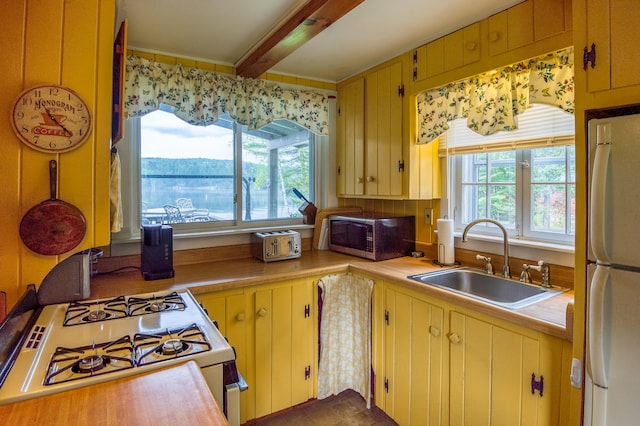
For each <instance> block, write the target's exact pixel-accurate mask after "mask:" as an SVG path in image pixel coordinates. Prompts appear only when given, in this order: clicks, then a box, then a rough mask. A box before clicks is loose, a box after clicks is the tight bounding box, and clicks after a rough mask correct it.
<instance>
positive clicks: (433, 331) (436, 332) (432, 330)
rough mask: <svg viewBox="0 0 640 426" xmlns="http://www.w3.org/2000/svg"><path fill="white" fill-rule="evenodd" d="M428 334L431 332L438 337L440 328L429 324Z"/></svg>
mask: <svg viewBox="0 0 640 426" xmlns="http://www.w3.org/2000/svg"><path fill="white" fill-rule="evenodd" d="M429 334H431V335H432V336H433V337H439V336H440V329H439V328H438V327H434V326H432V325H431V326H429Z"/></svg>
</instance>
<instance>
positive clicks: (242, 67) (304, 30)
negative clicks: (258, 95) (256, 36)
mask: <svg viewBox="0 0 640 426" xmlns="http://www.w3.org/2000/svg"><path fill="white" fill-rule="evenodd" d="M363 1H364V0H309V1H308V2H307V3H306V4H305V5H304V6H302V7H301V8H300V9H299V10H298V11H297V12H296V13H294V14H293V16H292V17H291V18H289V19H288V20H287V21H286V22H285V23H283V24H282V25H281V26H280V27H279V28H277V29H276V30H275V31H274V32H273V33H272V34H271V35H270V36H269V37H267V38H266V39H265V40H264V41H263V42H262V43H261V44H259V45H258V46H257V47H256V48H255V49H254V50H253V51H252V52H251V53H250V54H249V55H248V56H247V57H246V58H245V59H244V60H243V61H242V62H241V63H240V64H239V65H237V66H236V74H237V75H239V76H241V77H247V78H256V77H258V76H260V75H261V74H263V73H264V72H266V71H268V70H269V69H271V68H272V67H273V66H274V65H275V64H277V63H278V62H280V61H281V60H282V59H284V58H286V57H287V56H288V55H289V54H290V53H291V52H293V51H294V50H296V49H297V48H298V47H300V46H302V45H303V44H304V43H306V42H307V41H309V40H311V39H312V38H313V37H315V36H316V35H317V34H319V33H320V32H321V31H322V30H324V29H326V28H328V27H329V26H330V25H331V24H333V23H334V22H335V21H337V20H338V19H340V18H341V17H343V16H344V15H346V14H347V13H348V12H349V11H350V10H352V9H353V8H354V7H356V6H357V5H359V4H360V3H362V2H363Z"/></svg>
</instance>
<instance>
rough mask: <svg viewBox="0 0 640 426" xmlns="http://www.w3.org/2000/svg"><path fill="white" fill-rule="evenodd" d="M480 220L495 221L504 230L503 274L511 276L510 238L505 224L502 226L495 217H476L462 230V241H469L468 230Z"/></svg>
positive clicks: (507, 276)
mask: <svg viewBox="0 0 640 426" xmlns="http://www.w3.org/2000/svg"><path fill="white" fill-rule="evenodd" d="M480 222H487V223H493V224H494V225H496V226H497V227H498V228H500V230H501V231H502V241H503V244H504V266H503V267H502V276H503V277H506V278H511V270H510V269H509V239H508V237H507V230H506V229H505V228H504V226H502V224H501V223H500V222H497V221H495V220H493V219H476V220H474V221H472V222H470V223H469V224H468V225H467V226H466V227H465V228H464V231H462V242H463V243H466V242H467V232H469V229H471V228H473V227H474V226H475V225H477V224H478V223H480Z"/></svg>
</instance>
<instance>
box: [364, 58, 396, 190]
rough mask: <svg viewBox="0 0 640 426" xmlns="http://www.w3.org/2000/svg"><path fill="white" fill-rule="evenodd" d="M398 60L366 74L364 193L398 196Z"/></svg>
mask: <svg viewBox="0 0 640 426" xmlns="http://www.w3.org/2000/svg"><path fill="white" fill-rule="evenodd" d="M403 92H404V89H403V88H402V62H401V61H397V62H394V63H392V64H390V65H388V66H386V67H384V68H381V69H379V70H377V71H374V72H371V73H368V74H367V75H366V92H365V93H366V109H365V123H366V133H365V138H366V139H365V141H366V142H365V151H366V162H365V193H366V194H367V195H384V196H398V195H402V171H403V169H404V167H402V168H401V167H400V165H401V164H403V163H402V161H403V157H402V96H403Z"/></svg>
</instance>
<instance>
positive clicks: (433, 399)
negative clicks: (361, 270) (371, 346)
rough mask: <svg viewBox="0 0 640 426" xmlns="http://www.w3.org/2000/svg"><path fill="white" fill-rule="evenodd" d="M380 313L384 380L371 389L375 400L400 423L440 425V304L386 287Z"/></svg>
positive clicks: (441, 358) (442, 320)
mask: <svg viewBox="0 0 640 426" xmlns="http://www.w3.org/2000/svg"><path fill="white" fill-rule="evenodd" d="M381 317H382V321H383V322H384V326H383V327H384V333H383V334H384V345H383V346H384V367H383V372H384V379H383V380H382V381H381V386H382V389H377V390H376V401H380V402H381V403H380V402H378V405H379V406H382V408H383V409H384V411H385V412H386V413H387V414H388V415H389V416H390V417H391V418H393V419H394V420H395V421H396V422H398V424H400V425H441V424H442V385H443V358H444V355H443V342H442V339H443V332H442V330H443V327H444V311H443V309H442V308H441V307H439V306H436V305H433V304H431V303H428V302H426V301H424V300H422V299H421V298H419V297H415V295H411V294H407V293H405V292H403V291H398V290H397V288H395V287H393V286H386V288H385V290H384V312H383V315H382V316H381ZM378 374H380V373H378ZM376 382H377V383H380V381H379V380H377V381H376Z"/></svg>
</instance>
